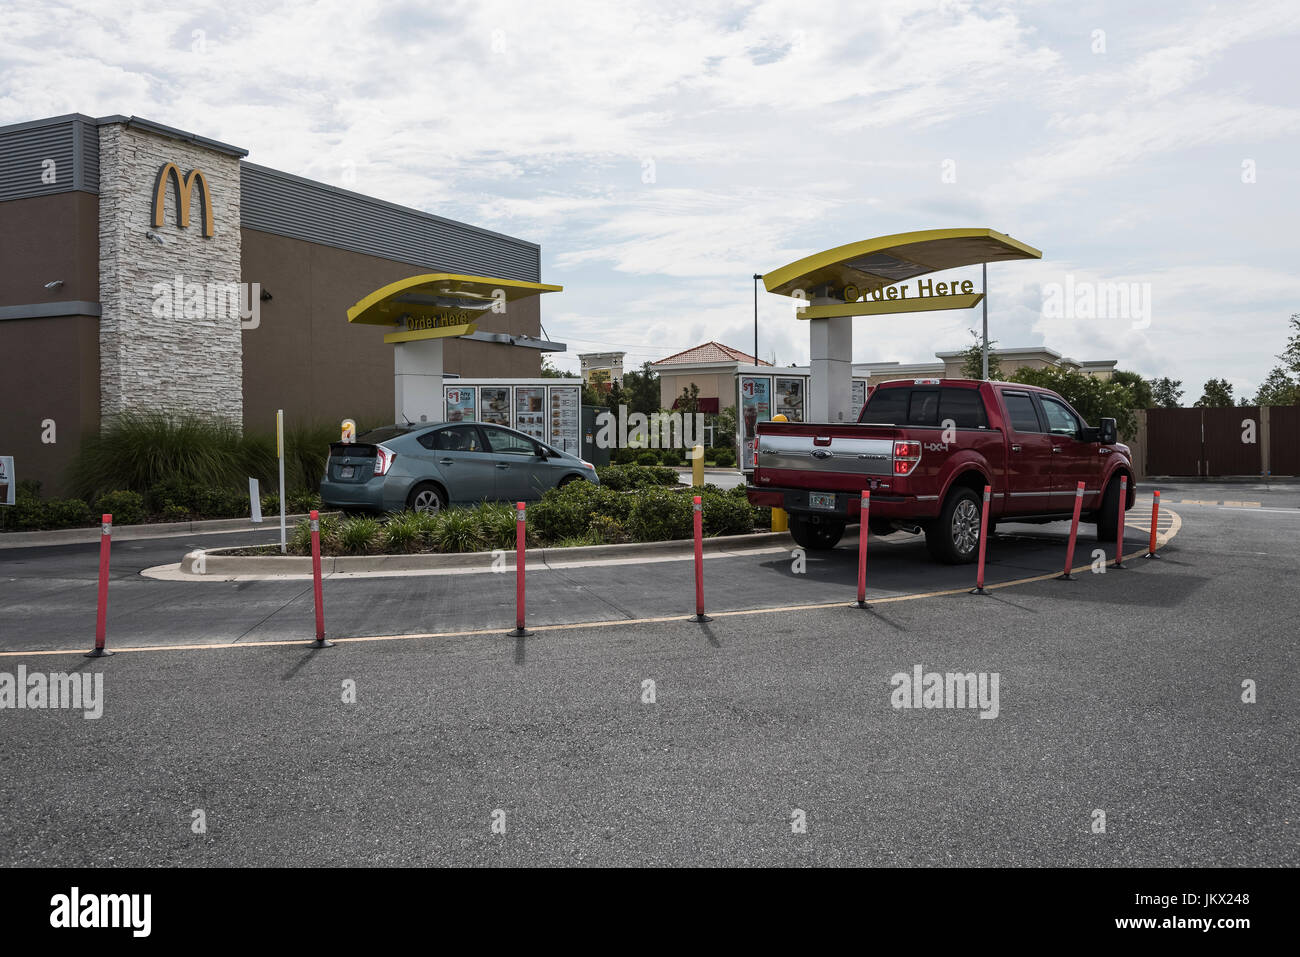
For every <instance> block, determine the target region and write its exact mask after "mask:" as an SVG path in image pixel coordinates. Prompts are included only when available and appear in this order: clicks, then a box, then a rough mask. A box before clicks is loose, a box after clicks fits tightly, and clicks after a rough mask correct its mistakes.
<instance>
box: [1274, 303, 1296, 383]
mask: <svg viewBox="0 0 1300 957" xmlns="http://www.w3.org/2000/svg"><path fill="white" fill-rule="evenodd" d="M1278 358H1279V359H1281V360H1282V363H1283V365H1285V366H1286V368H1287V371H1288V372H1290V373H1291V375H1293V376H1300V312H1296V313H1292V315H1291V338H1290V339H1289V340H1287V344H1286V349H1285V350H1283V352H1282V354H1281V355H1280V356H1278Z"/></svg>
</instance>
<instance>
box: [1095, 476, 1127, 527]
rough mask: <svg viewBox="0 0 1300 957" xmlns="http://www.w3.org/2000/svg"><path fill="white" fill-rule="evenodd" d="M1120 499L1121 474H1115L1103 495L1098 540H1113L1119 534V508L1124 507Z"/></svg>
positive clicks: (1099, 512) (1098, 523) (1099, 514)
mask: <svg viewBox="0 0 1300 957" xmlns="http://www.w3.org/2000/svg"><path fill="white" fill-rule="evenodd" d="M1124 504H1126V503H1121V502H1120V500H1119V476H1118V475H1117V476H1115V477H1114V478H1112V479H1111V480H1110V482H1109V483H1107V485H1106V491H1105V493H1104V494H1103V495H1102V497H1101V508H1100V509H1098V511H1097V541H1099V542H1113V541H1115V537H1116V536H1117V535H1118V534H1119V510H1120V509H1121V508H1123V507H1124Z"/></svg>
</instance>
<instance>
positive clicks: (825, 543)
mask: <svg viewBox="0 0 1300 957" xmlns="http://www.w3.org/2000/svg"><path fill="white" fill-rule="evenodd" d="M843 534H844V523H843V522H818V523H816V524H814V523H813V522H810V521H808V519H806V518H798V517H796V516H793V515H792V516H790V537H791V538H793V539H794V540H795V543H796V544H797V545H799V546H801V547H803V548H806V549H808V550H809V551H810V552H821V551H825V550H827V549H828V548H834V547H835V543H836V542H838V541H839V540H840V536H841V535H843Z"/></svg>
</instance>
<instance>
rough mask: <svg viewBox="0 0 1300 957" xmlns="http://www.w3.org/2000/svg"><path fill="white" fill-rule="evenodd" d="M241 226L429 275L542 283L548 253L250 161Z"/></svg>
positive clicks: (244, 173) (244, 175) (244, 168)
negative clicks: (456, 274) (393, 262)
mask: <svg viewBox="0 0 1300 957" xmlns="http://www.w3.org/2000/svg"><path fill="white" fill-rule="evenodd" d="M240 194H241V195H240V225H241V226H242V227H243V228H245V229H257V230H261V231H262V232H267V233H274V234H276V235H278V236H288V237H290V238H292V239H302V240H306V241H307V242H313V243H321V244H322V245H325V246H334V247H337V248H339V249H347V250H351V251H352V252H358V253H365V254H367V255H370V256H380V257H382V258H384V259H392V260H396V261H397V262H406V263H411V264H413V265H416V266H422V267H425V268H429V269H434V270H439V271H446V272H459V273H467V274H470V275H477V276H493V277H500V278H502V279H522V280H525V281H530V282H540V281H541V251H540V249H539V248H538V247H537V246H536V245H534V244H533V243H528V242H524V241H523V240H519V239H513V238H511V237H509V236H503V235H501V234H499V233H493V232H490V231H488V230H485V229H478V228H476V227H474V226H468V225H466V224H464V223H457V222H455V221H453V220H450V219H443V218H442V217H440V216H433V215H431V214H429V213H422V212H420V211H418V210H414V209H408V208H406V207H403V206H397V205H395V204H393V203H386V202H384V201H382V200H378V199H372V198H370V197H366V196H361V195H358V194H356V193H349V192H347V191H346V190H341V189H335V188H334V187H332V186H327V185H325V184H324V183H315V182H312V181H311V180H306V179H302V178H300V177H297V176H292V175H290V174H288V173H281V172H279V171H278V170H272V169H267V168H266V167H263V166H257V165H255V164H253V163H247V162H245V163H243V164H242V165H241V174H240Z"/></svg>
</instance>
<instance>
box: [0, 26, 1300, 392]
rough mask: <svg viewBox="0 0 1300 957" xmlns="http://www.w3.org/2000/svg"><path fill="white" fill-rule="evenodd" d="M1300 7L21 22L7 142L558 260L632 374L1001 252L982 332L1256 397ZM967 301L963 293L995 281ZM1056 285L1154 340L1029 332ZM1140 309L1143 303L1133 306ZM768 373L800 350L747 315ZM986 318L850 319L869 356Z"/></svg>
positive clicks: (1284, 264)
mask: <svg viewBox="0 0 1300 957" xmlns="http://www.w3.org/2000/svg"><path fill="white" fill-rule="evenodd" d="M1298 34H1300V5H1298V4H1295V3H1292V2H1249V0H1246V2H1230V3H1217V4H1214V3H1201V2H1195V0H1173V2H1167V3H1143V4H1133V3H1124V2H1114V3H1093V2H1088V0H1072V2H1038V3H1035V2H1025V3H1016V2H1003V3H965V2H933V3H920V2H892V0H884V2H870V0H858V2H839V0H799V2H793V0H776V2H754V3H730V2H718V3H694V4H691V3H678V2H674V0H655V2H645V3H643V2H640V0H620V2H619V3H608V2H545V0H534V2H490V0H489V2H483V0H474V2H465V3H455V2H441V0H439V2H435V3H430V2H413V0H412V2H394V3H370V2H366V0H315V2H312V3H309V4H301V3H277V2H275V0H256V2H245V0H220V2H200V3H185V2H183V0H179V2H157V0H111V2H89V0H83V2H77V3H60V2H57V0H43V2H31V0H6V3H5V16H4V27H3V30H0V123H9V122H19V121H23V120H29V119H35V118H39V117H44V116H51V115H56V114H60V113H69V112H82V113H87V114H91V115H95V116H102V115H105V114H112V113H122V114H128V115H129V114H135V115H138V116H143V117H147V118H149V119H153V120H157V121H159V122H162V123H166V124H169V125H172V126H176V127H180V128H182V129H186V130H191V131H193V132H197V133H200V134H202V135H205V136H210V137H213V138H215V139H219V140H224V141H226V142H230V143H234V144H236V145H238V146H241V147H244V148H246V149H248V150H249V159H250V160H252V161H254V162H257V163H260V164H263V165H266V166H271V167H275V168H278V169H283V170H287V171H289V172H293V173H297V174H299V175H303V176H308V177H311V178H314V179H319V180H322V181H325V182H328V183H333V184H335V185H339V186H345V187H347V188H350V189H355V190H358V191H360V192H363V193H367V194H370V195H374V196H378V197H381V198H383V199H387V200H390V201H393V202H398V203H403V204H406V205H409V206H414V207H417V208H420V209H425V210H428V211H430V212H435V213H438V214H441V215H444V216H449V217H452V218H456V219H462V220H465V221H467V222H471V223H475V224H477V225H480V226H485V227H487V228H490V229H495V230H499V231H501V232H505V233H509V234H511V235H515V236H519V237H522V238H525V239H529V240H532V241H534V242H537V243H540V244H541V246H542V252H543V259H542V263H543V277H542V278H543V280H544V281H547V282H555V283H560V284H562V285H564V287H565V292H563V293H561V294H557V295H553V296H549V297H547V298H546V300H545V301H544V306H543V323H544V325H545V327H546V331H547V332H548V333H549V334H550V336H551V338H553V339H559V340H561V341H565V342H567V343H569V348H570V355H569V356H568V357H562V358H561V359H560V361H559V363H558V364H559V365H560V366H561V367H566V368H576V359H574V358H572V354H574V353H577V352H582V351H600V350H605V349H615V348H616V349H624V350H626V351H627V352H628V354H629V362H630V363H631V364H639V363H640V362H641V361H644V360H646V359H657V358H660V357H662V356H664V355H667V354H669V353H671V352H674V351H677V350H679V349H682V348H686V347H688V346H691V345H694V344H696V343H699V342H702V341H705V340H708V339H716V340H720V341H722V342H726V343H729V344H731V345H735V346H738V347H742V348H745V349H749V348H751V347H752V342H753V293H752V287H753V282H752V280H751V278H750V277H751V276H752V275H753V274H754V273H756V272H757V273H762V272H766V271H768V270H771V269H775V268H776V267H778V266H781V265H784V264H785V263H788V262H790V261H791V260H794V259H797V258H799V257H801V256H804V255H807V254H809V253H812V252H815V251H817V250H820V249H825V248H827V247H830V246H835V245H839V244H842V243H846V242H852V241H854V240H859V239H865V238H869V237H872V236H877V235H883V234H887V233H895V232H902V231H908V230H913V229H926V228H936V227H945V226H991V227H993V228H994V229H997V230H1000V231H1002V232H1005V233H1009V234H1011V235H1012V236H1014V237H1016V238H1017V239H1020V240H1022V241H1024V242H1027V243H1029V244H1031V245H1033V246H1036V247H1038V248H1040V249H1042V250H1043V253H1044V256H1043V259H1042V261H1038V262H1025V263H1017V264H996V265H994V266H993V267H992V268H991V269H990V276H989V313H990V324H991V329H992V334H993V336H994V337H995V338H996V339H998V340H999V341H1000V343H1001V344H1002V345H1004V346H1021V345H1036V344H1044V345H1047V346H1048V347H1050V348H1052V349H1055V350H1057V351H1058V352H1061V353H1064V354H1065V355H1069V356H1072V357H1074V358H1076V359H1081V360H1082V359H1111V358H1114V359H1118V360H1119V361H1120V365H1121V367H1124V368H1130V369H1135V370H1137V371H1139V372H1142V373H1145V374H1147V375H1169V376H1172V377H1174V378H1178V379H1182V380H1184V385H1185V388H1186V389H1187V391H1188V395H1187V396H1186V397H1185V399H1184V401H1185V402H1188V403H1190V402H1191V401H1192V400H1194V399H1195V398H1196V397H1197V396H1198V395H1199V394H1200V392H1199V387H1200V384H1201V383H1202V382H1203V381H1204V380H1205V379H1207V378H1209V377H1211V376H1225V377H1227V378H1228V379H1229V380H1230V381H1231V382H1233V384H1234V385H1235V386H1236V388H1237V392H1238V394H1241V393H1243V392H1244V393H1246V394H1250V393H1253V391H1254V389H1255V387H1256V386H1257V385H1258V384H1259V382H1260V380H1261V379H1262V378H1263V377H1264V376H1265V375H1266V374H1267V372H1268V370H1269V369H1270V368H1271V367H1272V366H1273V365H1274V364H1275V361H1274V356H1275V354H1276V353H1277V352H1279V351H1280V350H1281V349H1282V347H1283V345H1284V344H1285V341H1286V327H1287V319H1288V317H1289V316H1290V315H1291V314H1292V313H1294V312H1300V283H1298V282H1297V267H1296V262H1295V260H1296V242H1295V239H1294V235H1295V232H1294V230H1295V225H1296V223H1297V221H1298V220H1300V216H1298V215H1297V214H1298V213H1300V148H1298V147H1300V103H1297V99H1298V96H1297V90H1300V67H1298V66H1297V62H1296V61H1297V35H1298ZM967 274H969V275H970V276H972V277H973V278H975V279H976V280H977V281H978V271H977V270H971V271H967V273H966V274H964V273H963V272H962V271H955V272H954V273H952V274H951V275H952V276H953V277H954V278H966V275H967ZM1067 276H1068V277H1070V281H1072V282H1073V283H1074V284H1075V285H1076V287H1078V286H1080V285H1081V284H1089V283H1120V282H1122V283H1137V284H1139V286H1138V287H1137V288H1139V289H1146V288H1149V290H1150V296H1151V309H1150V315H1149V317H1146V316H1143V315H1140V314H1139V315H1130V316H1107V317H1099V318H1090V319H1081V318H1077V317H1056V316H1052V315H1045V313H1044V308H1043V302H1044V291H1045V289H1046V290H1050V289H1051V288H1052V287H1051V284H1058V285H1062V284H1064V283H1065V282H1066V281H1067ZM1141 284H1149V285H1148V286H1143V285H1141ZM759 312H760V323H759V326H760V327H759V352H760V354H761V355H762V356H764V357H765V358H769V359H770V358H773V357H775V359H776V360H777V361H778V362H780V363H782V364H787V363H791V362H803V361H806V360H807V356H808V337H807V330H806V326H804V325H803V324H801V323H799V322H798V321H796V320H795V319H794V318H793V311H792V304H791V301H790V300H788V299H783V298H779V297H775V296H770V295H767V294H766V293H763V294H761V295H760V301H759ZM978 322H979V314H978V310H974V311H971V312H969V313H957V312H949V313H933V314H929V315H920V316H898V317H885V318H861V319H858V320H856V323H857V324H856V326H855V340H854V346H855V349H854V353H855V354H854V358H855V359H857V360H859V361H885V360H899V361H919V360H925V359H929V358H932V357H933V354H934V352H935V351H936V350H943V349H954V348H961V347H963V346H965V345H966V344H967V343H968V342H969V341H970V337H969V333H968V332H967V330H968V329H969V328H971V327H973V326H976V325H978Z"/></svg>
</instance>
